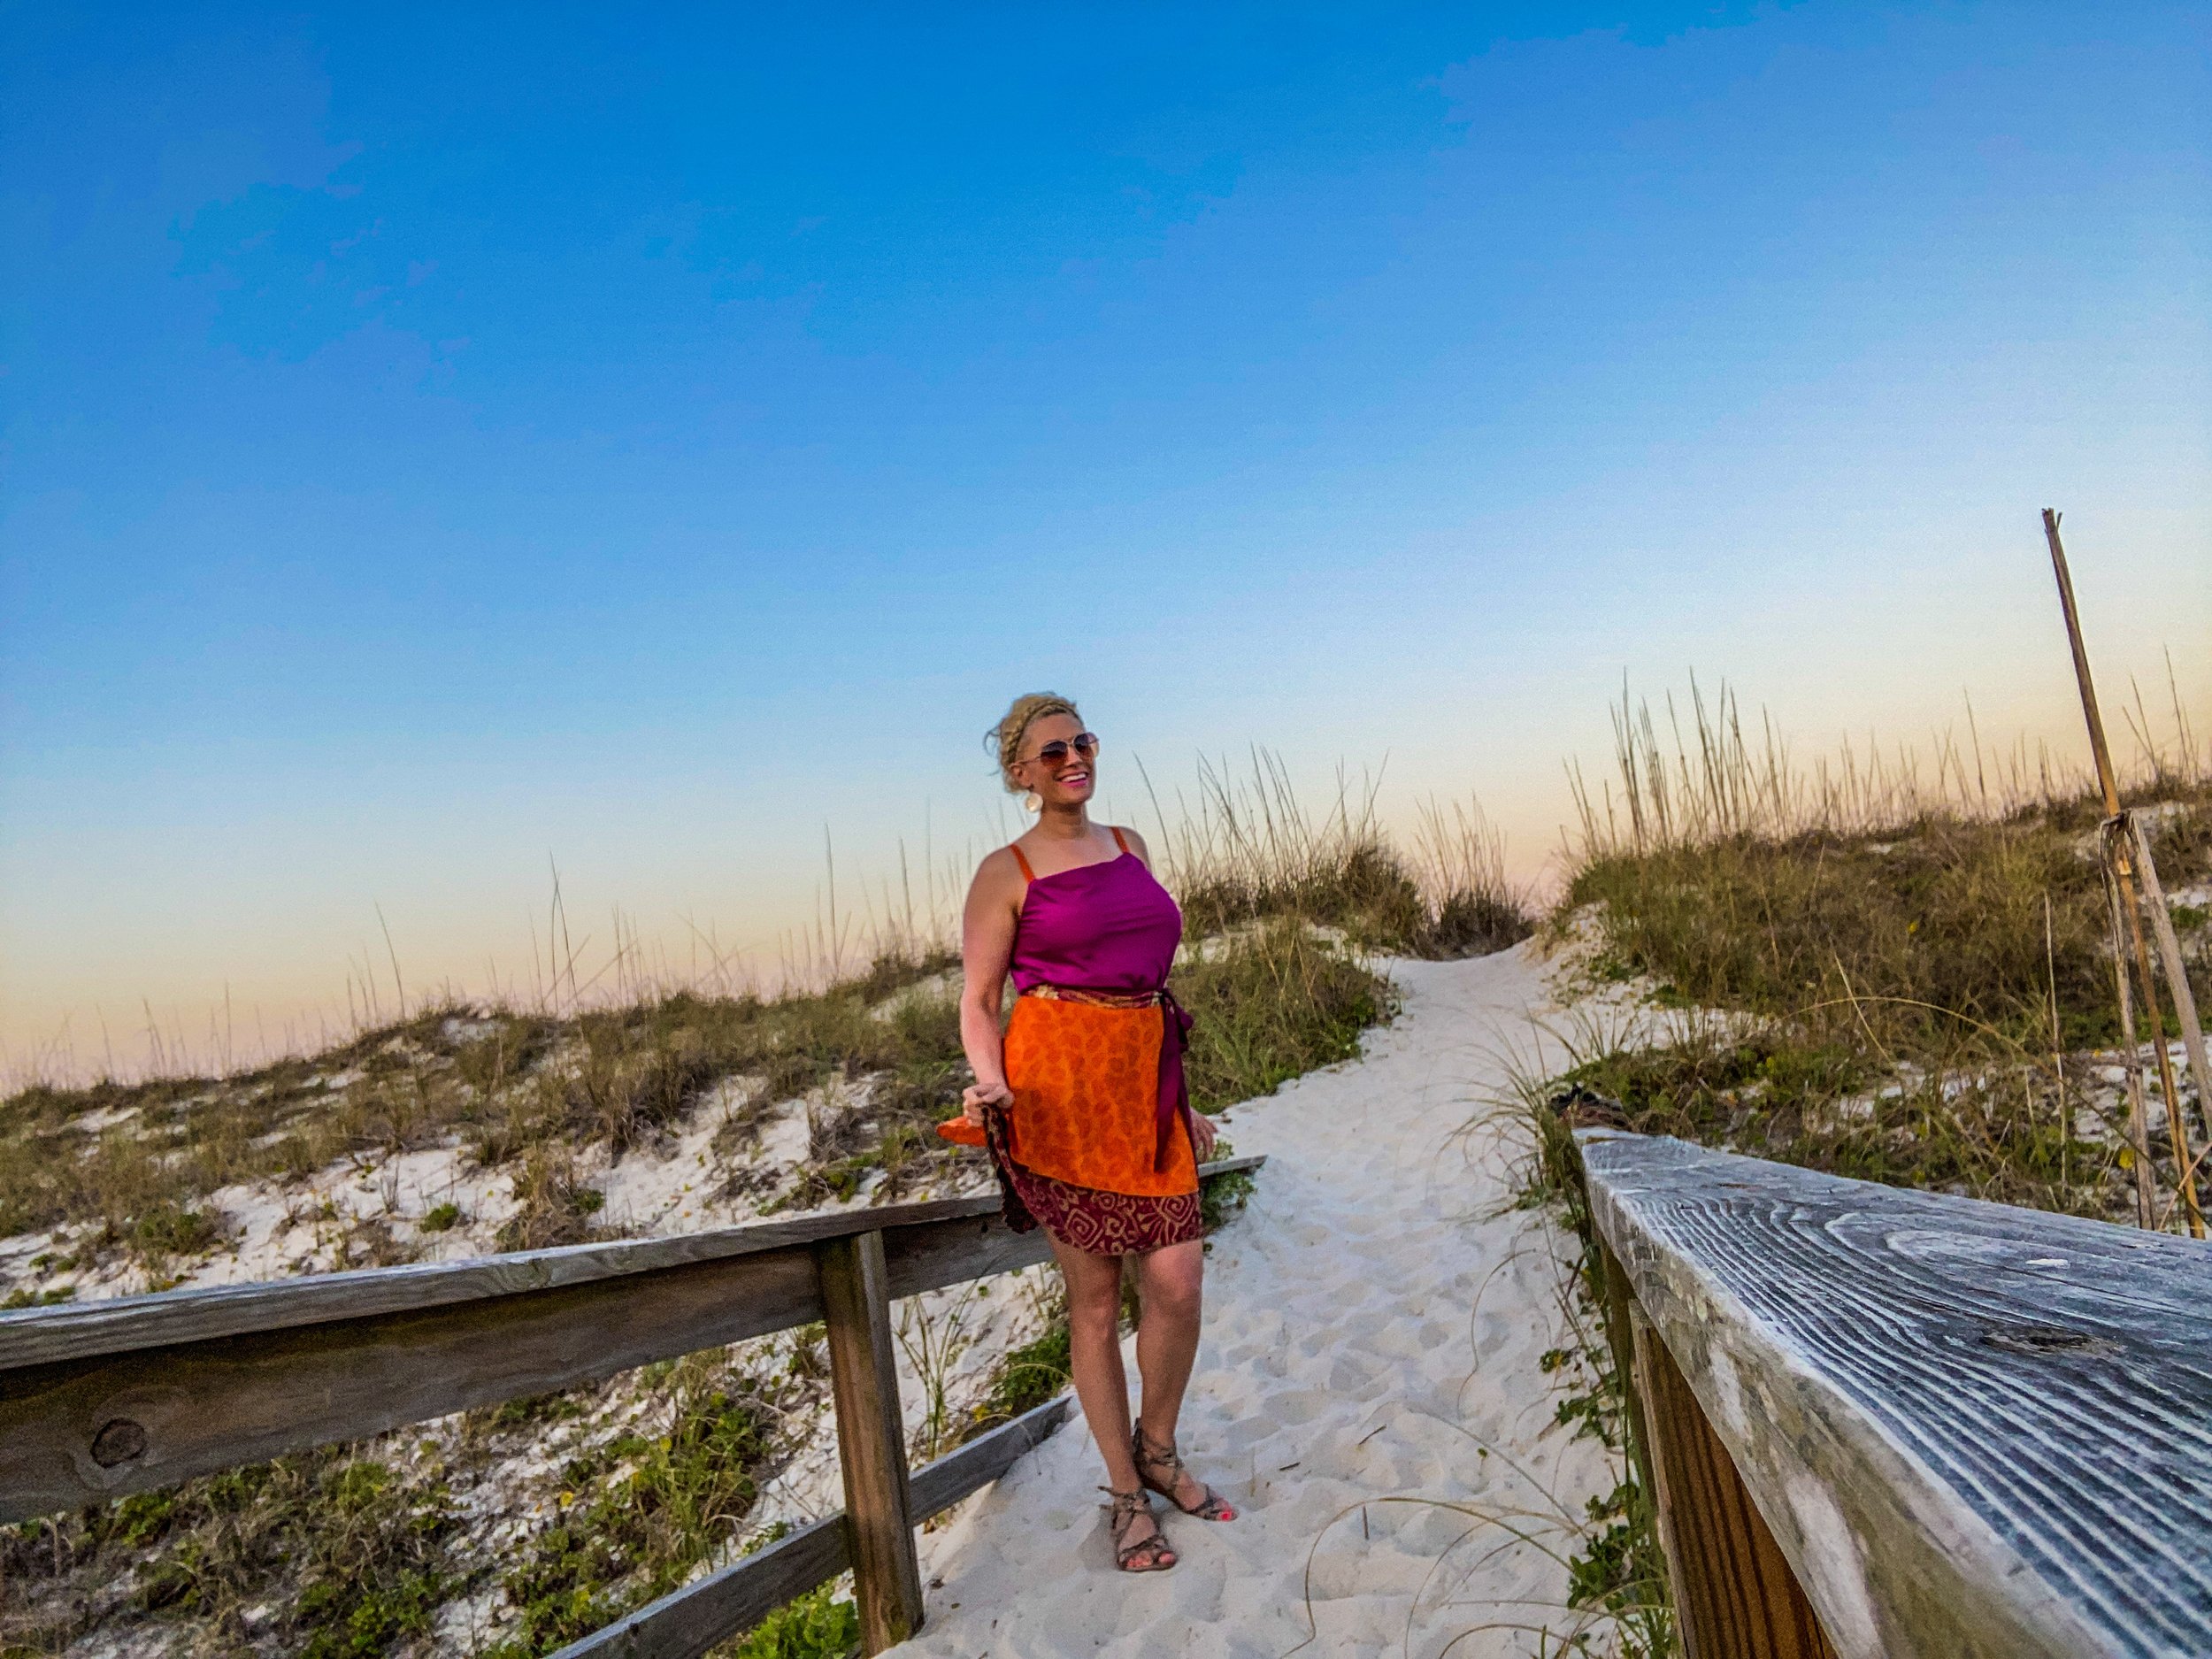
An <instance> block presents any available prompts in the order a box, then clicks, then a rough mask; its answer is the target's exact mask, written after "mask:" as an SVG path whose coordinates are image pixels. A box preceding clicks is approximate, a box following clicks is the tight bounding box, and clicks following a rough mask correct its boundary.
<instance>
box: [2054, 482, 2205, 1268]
mask: <svg viewBox="0 0 2212 1659" xmlns="http://www.w3.org/2000/svg"><path fill="white" fill-rule="evenodd" d="M2043 537H2044V540H2045V541H2048V542H2049V543H2050V547H2051V569H2052V572H2054V573H2055V575H2056V576H2057V578H2058V603H2059V607H2060V609H2061V610H2062V611H2064V612H2065V613H2066V642H2067V643H2068V644H2069V645H2070V646H2071V647H2072V648H2073V653H2074V679H2075V681H2076V682H2077V683H2078V685H2079V686H2080V687H2081V711H2082V717H2083V718H2085V720H2087V721H2088V723H2089V752H2090V754H2091V755H2092V756H2093V757H2094V758H2095V760H2096V764H2097V783H2098V786H2099V787H2101V789H2102V790H2103V791H2104V810H2105V824H2106V833H2105V834H2104V836H2103V837H2102V838H2101V845H2102V846H2103V849H2104V853H2105V859H2106V865H2107V867H2108V869H2109V870H2110V871H2111V872H2112V878H2113V879H2114V880H2115V881H2116V882H2117V883H2118V884H2119V888H2120V908H2121V909H2122V910H2124V912H2125V913H2126V917H2127V931H2128V941H2127V942H2128V944H2130V945H2131V946H2132V947H2133V951H2132V955H2133V956H2134V957H2135V973H2136V980H2137V983H2138V984H2139V985H2140V986H2141V987H2142V989H2143V1017H2144V1020H2145V1023H2146V1024H2147V1025H2149V1027H2150V1039H2151V1048H2152V1051H2153V1053H2154V1055H2155V1056H2156V1057H2157V1061H2158V1076H2159V1082H2160V1085H2161V1087H2163V1088H2164V1090H2165V1093H2166V1125H2167V1130H2168V1132H2169V1133H2170V1134H2171V1135H2172V1137H2173V1147H2174V1177H2175V1179H2174V1186H2175V1187H2176V1189H2177V1194H2178V1195H2179V1199H2180V1202H2181V1205H2182V1210H2183V1212H2184V1213H2185V1215H2186V1216H2187V1217H2188V1218H2189V1231H2190V1232H2191V1233H2193V1234H2194V1235H2195V1236H2196V1237H2198V1238H2200V1239H2201V1238H2202V1237H2204V1212H2203V1211H2202V1210H2200V1209H2199V1208H2198V1207H2197V1180H2196V1159H2195V1158H2194V1156H2193V1155H2192V1154H2191V1152H2190V1149H2189V1130H2188V1125H2187V1124H2186V1123H2185V1120H2184V1119H2183V1118H2182V1115H2181V1094H2180V1091H2179V1089H2178V1088H2177V1087H2176V1084H2175V1079H2174V1062H2173V1056H2170V1055H2169V1054H2168V1053H2167V1052H2166V1027H2165V1022H2164V1021H2163V1020H2162V1019H2161V1018H2159V1012H2158V987H2157V981H2156V980H2154V979H2153V978H2152V977H2151V953H2150V947H2149V945H2148V944H2147V941H2145V940H2144V937H2143V907H2142V905H2141V903H2140V902H2139V901H2138V899H2137V896H2136V887H2135V863H2136V855H2137V850H2138V849H2139V848H2140V847H2141V846H2142V841H2141V839H2140V836H2139V833H2137V832H2136V831H2135V829H2134V826H2133V825H2132V823H2131V820H2130V819H2129V818H2128V816H2127V813H2126V811H2125V810H2124V808H2123V807H2122V806H2121V805H2120V783H2119V778H2118V776H2117V774H2116V773H2115V772H2114V771H2113V769H2112V750H2111V749H2110V748H2109V747H2108V745H2107V743H2106V742H2105V735H2104V717H2103V716H2102V715H2101V714H2100V713H2098V711H2097V687H2096V684H2095V682H2094V681H2093V680H2091V679H2090V677H2089V652H2088V649H2087V648H2086V647H2085V646H2084V645H2083V643H2082V637H2081V614H2080V612H2079V611H2077V610H2076V609H2075V606H2074V579H2073V577H2072V575H2071V574H2070V572H2068V570H2067V568H2066V549H2065V547H2064V545H2063V544H2062V543H2061V542H2060V541H2059V538H2058V514H2057V513H2055V512H2054V511H2051V509H2050V508H2048V507H2046V508H2045V509H2044V510H2043ZM2113 945H2114V949H2122V946H2121V941H2118V940H2115V941H2113ZM2179 995H2181V996H2186V995H2188V981H2187V979H2183V980H2182V989H2181V992H2180V993H2179ZM2200 1087H2201V1084H2200Z"/></svg>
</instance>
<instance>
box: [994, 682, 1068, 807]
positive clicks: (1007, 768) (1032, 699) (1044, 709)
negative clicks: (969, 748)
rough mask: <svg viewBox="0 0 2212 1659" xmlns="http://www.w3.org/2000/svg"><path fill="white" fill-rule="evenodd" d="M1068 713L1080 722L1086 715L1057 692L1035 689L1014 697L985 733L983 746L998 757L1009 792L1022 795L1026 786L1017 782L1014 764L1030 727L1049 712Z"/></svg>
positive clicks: (1000, 773) (1049, 713)
mask: <svg viewBox="0 0 2212 1659" xmlns="http://www.w3.org/2000/svg"><path fill="white" fill-rule="evenodd" d="M1055 714H1064V715H1067V716H1069V717H1071V718H1072V719H1073V720H1074V721H1075V722H1076V724H1077V725H1081V724H1082V722H1083V717H1082V716H1081V715H1080V714H1078V713H1077V712H1076V709H1075V705H1074V704H1073V703H1070V702H1069V701H1068V700H1067V699H1066V698H1065V697H1064V696H1062V695H1060V694H1059V693H1058V692H1056V691H1033V692H1030V693H1028V694H1027V695H1024V696H1019V697H1017V698H1015V699H1014V703H1013V706H1012V707H1011V708H1010V709H1008V710H1006V716H1005V718H1003V719H1002V720H1001V721H1000V722H999V723H998V724H997V725H996V726H993V727H992V728H991V729H990V730H989V731H988V732H986V733H984V734H983V746H984V747H985V748H986V749H989V750H990V751H991V752H992V753H993V754H995V755H996V756H997V757H998V772H999V777H1000V778H1001V779H1002V780H1003V781H1004V783H1005V785H1006V793H1007V794H1009V795H1019V794H1021V792H1022V786H1021V785H1020V784H1018V783H1016V782H1015V781H1014V763H1015V762H1016V761H1017V760H1019V759H1020V758H1021V752H1022V739H1023V738H1025V737H1026V736H1027V735H1028V734H1029V728H1030V727H1031V726H1034V725H1036V723H1037V722H1038V721H1040V720H1041V719H1044V718H1047V717H1048V716H1049V715H1055Z"/></svg>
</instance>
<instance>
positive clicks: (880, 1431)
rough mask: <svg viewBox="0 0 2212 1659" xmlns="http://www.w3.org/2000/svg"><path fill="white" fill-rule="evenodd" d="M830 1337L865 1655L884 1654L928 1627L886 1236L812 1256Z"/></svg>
mask: <svg viewBox="0 0 2212 1659" xmlns="http://www.w3.org/2000/svg"><path fill="white" fill-rule="evenodd" d="M814 1252H815V1255H814V1261H815V1271H816V1272H817V1273H818V1275H819V1278H820V1283H821V1291H822V1312H823V1317H824V1321H825V1323H826V1325H827V1327H828V1332H829V1353H830V1386H831V1391H832V1393H833V1394H834V1396H835V1399H836V1404H837V1455H838V1461H839V1462H840V1463H842V1464H843V1465H844V1473H845V1516H846V1519H847V1521H848V1523H849V1525H850V1527H851V1542H852V1563H853V1593H854V1600H855V1601H857V1602H858V1603H859V1607H860V1651H861V1652H862V1653H864V1654H877V1653H881V1652H882V1651H883V1650H884V1649H885V1648H887V1647H896V1646H897V1645H898V1644H899V1643H900V1642H902V1641H904V1640H906V1639H907V1638H908V1637H910V1636H911V1635H912V1634H913V1633H914V1632H916V1631H918V1630H919V1629H920V1628H921V1624H922V1575H921V1568H920V1564H919V1563H918V1562H917V1561H916V1559H915V1555H914V1523H913V1500H912V1497H911V1495H910V1493H909V1491H908V1489H907V1474H906V1435H905V1431H904V1429H903V1427H902V1425H901V1423H900V1417H899V1374H898V1370H897V1364H896V1361H895V1359H894V1357H893V1355H892V1351H891V1304H890V1298H889V1291H888V1280H887V1277H886V1274H885V1271H884V1262H883V1235H882V1234H881V1233H856V1234H854V1235H853V1236H851V1237H849V1238H842V1239H830V1240H824V1241H823V1242H822V1243H820V1244H818V1245H816V1246H815V1247H814Z"/></svg>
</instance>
